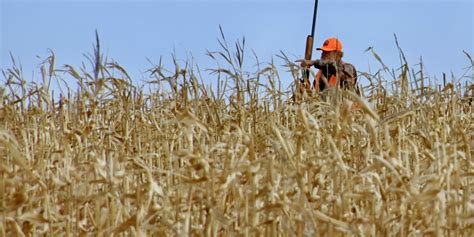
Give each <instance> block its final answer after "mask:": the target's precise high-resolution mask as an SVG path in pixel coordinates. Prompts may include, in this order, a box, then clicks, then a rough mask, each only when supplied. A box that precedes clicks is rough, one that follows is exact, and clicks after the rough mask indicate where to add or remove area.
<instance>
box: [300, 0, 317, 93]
mask: <svg viewBox="0 0 474 237" xmlns="http://www.w3.org/2000/svg"><path fill="white" fill-rule="evenodd" d="M317 13H318V0H315V1H314V14H313V26H312V27H311V35H308V37H306V49H305V53H304V59H305V60H311V56H312V55H313V42H314V29H315V27H316V15H317ZM301 83H303V85H304V87H305V88H306V89H308V88H307V86H311V83H310V81H309V68H305V69H303V80H301Z"/></svg>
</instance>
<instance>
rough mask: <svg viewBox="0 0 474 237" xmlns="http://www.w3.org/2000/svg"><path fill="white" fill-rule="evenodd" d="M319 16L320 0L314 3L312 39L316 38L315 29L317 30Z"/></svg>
mask: <svg viewBox="0 0 474 237" xmlns="http://www.w3.org/2000/svg"><path fill="white" fill-rule="evenodd" d="M317 14H318V0H315V1H314V14H313V26H312V28H311V37H313V38H314V29H315V28H316V16H317Z"/></svg>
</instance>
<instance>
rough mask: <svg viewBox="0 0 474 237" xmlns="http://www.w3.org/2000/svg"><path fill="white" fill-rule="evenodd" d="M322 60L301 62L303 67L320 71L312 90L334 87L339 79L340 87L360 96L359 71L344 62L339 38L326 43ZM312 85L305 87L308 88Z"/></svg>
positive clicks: (322, 49) (319, 90)
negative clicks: (312, 67) (358, 85)
mask: <svg viewBox="0 0 474 237" xmlns="http://www.w3.org/2000/svg"><path fill="white" fill-rule="evenodd" d="M317 50H321V51H322V53H321V59H318V60H301V66H302V67H305V68H308V67H311V66H314V67H315V68H317V69H319V71H318V73H317V74H316V78H315V80H314V83H313V86H312V89H313V90H315V91H316V92H323V91H324V90H326V89H328V88H330V87H333V86H335V85H336V84H337V81H338V79H339V86H340V87H341V88H343V89H347V90H352V91H354V92H356V93H357V94H358V95H360V92H359V89H358V87H357V71H356V69H355V67H354V66H353V65H352V64H350V63H346V62H343V61H342V56H343V55H344V53H343V52H342V43H341V41H339V40H338V39H337V38H329V39H327V40H326V41H324V44H323V46H322V47H321V48H317ZM309 86H310V85H305V87H306V88H308V87H309Z"/></svg>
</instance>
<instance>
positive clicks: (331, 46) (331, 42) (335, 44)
mask: <svg viewBox="0 0 474 237" xmlns="http://www.w3.org/2000/svg"><path fill="white" fill-rule="evenodd" d="M317 50H322V51H341V52H342V43H341V41H339V40H338V39H337V38H329V39H327V40H326V41H324V44H323V47H321V48H317Z"/></svg>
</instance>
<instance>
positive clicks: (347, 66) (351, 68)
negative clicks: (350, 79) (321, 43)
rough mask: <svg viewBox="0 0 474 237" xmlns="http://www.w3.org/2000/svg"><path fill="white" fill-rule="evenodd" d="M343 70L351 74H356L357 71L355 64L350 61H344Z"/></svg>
mask: <svg viewBox="0 0 474 237" xmlns="http://www.w3.org/2000/svg"><path fill="white" fill-rule="evenodd" d="M342 70H343V71H344V72H345V73H348V74H349V75H354V74H355V73H356V72H357V70H356V68H355V66H354V65H352V64H351V63H348V62H343V63H342Z"/></svg>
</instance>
